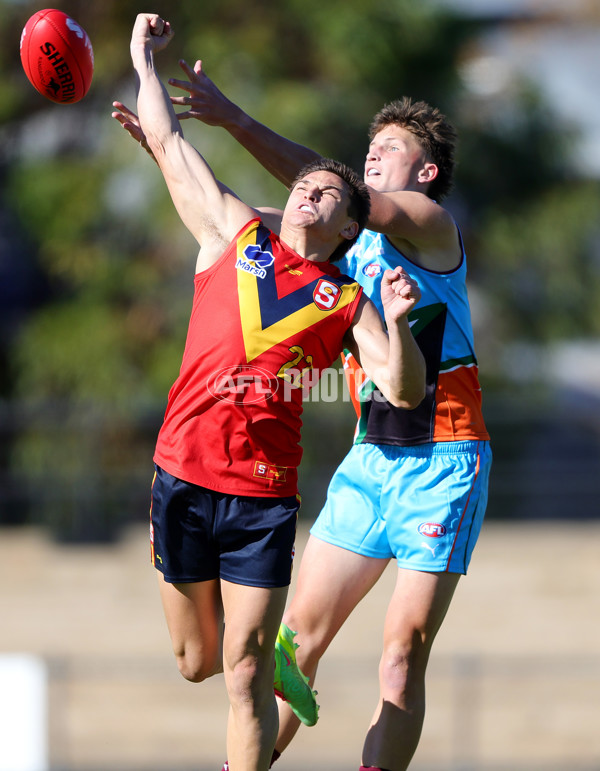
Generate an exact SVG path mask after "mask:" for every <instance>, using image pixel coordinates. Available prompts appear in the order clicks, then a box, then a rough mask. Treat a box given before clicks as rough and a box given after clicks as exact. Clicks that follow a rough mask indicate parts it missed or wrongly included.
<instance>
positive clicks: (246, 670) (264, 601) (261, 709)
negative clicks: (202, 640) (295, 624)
mask: <svg viewBox="0 0 600 771" xmlns="http://www.w3.org/2000/svg"><path fill="white" fill-rule="evenodd" d="M287 591H288V589H287V587H283V588H279V589H261V588H256V587H251V586H242V585H240V584H233V583H229V582H227V581H223V582H222V583H221V592H222V596H223V606H224V609H225V636H224V641H223V667H224V673H225V684H226V686H227V692H228V695H229V703H230V709H229V720H228V724H227V758H228V761H229V768H230V769H231V771H267V769H268V768H269V764H270V762H271V756H272V753H273V748H274V746H275V739H276V737H277V726H278V715H277V705H276V703H275V694H274V693H273V673H274V668H275V659H274V646H275V638H276V637H277V631H278V629H279V623H280V621H281V616H282V613H283V609H284V607H285V601H286V598H287Z"/></svg>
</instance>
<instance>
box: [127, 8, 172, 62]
mask: <svg viewBox="0 0 600 771" xmlns="http://www.w3.org/2000/svg"><path fill="white" fill-rule="evenodd" d="M172 37H173V30H172V28H171V25H170V23H169V22H168V21H165V20H164V19H163V18H161V17H160V16H159V15H158V14H157V13H139V14H138V15H137V17H136V20H135V24H134V25H133V32H132V33H131V48H137V47H143V48H144V49H148V50H150V51H154V52H155V53H156V52H158V51H162V49H163V48H166V47H167V46H168V45H169V42H170V41H171V38H172Z"/></svg>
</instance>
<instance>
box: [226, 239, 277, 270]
mask: <svg viewBox="0 0 600 771" xmlns="http://www.w3.org/2000/svg"><path fill="white" fill-rule="evenodd" d="M274 261H275V258H274V257H273V255H272V254H271V253H270V252H263V251H262V249H261V248H260V246H257V245H256V244H248V246H246V248H245V249H244V252H243V254H242V255H241V256H240V257H238V258H237V262H236V263H235V267H236V268H237V269H238V270H244V271H246V273H250V274H251V275H252V276H256V278H265V276H266V275H267V270H266V269H267V268H270V267H271V265H272V264H273V263H274Z"/></svg>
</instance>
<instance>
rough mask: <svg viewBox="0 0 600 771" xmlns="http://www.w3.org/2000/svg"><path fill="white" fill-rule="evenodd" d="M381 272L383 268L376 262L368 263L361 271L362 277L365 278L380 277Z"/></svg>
mask: <svg viewBox="0 0 600 771" xmlns="http://www.w3.org/2000/svg"><path fill="white" fill-rule="evenodd" d="M382 272H383V268H382V267H381V265H380V264H379V263H378V262H370V263H369V264H368V265H365V267H364V268H363V269H362V274H363V276H367V278H376V277H377V276H379V275H381V273H382Z"/></svg>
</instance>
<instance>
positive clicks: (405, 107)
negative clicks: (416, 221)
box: [369, 96, 457, 201]
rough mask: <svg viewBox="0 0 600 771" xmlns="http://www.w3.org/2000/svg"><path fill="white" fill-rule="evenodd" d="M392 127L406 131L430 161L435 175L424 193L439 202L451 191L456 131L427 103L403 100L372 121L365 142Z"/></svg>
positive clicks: (384, 110)
mask: <svg viewBox="0 0 600 771" xmlns="http://www.w3.org/2000/svg"><path fill="white" fill-rule="evenodd" d="M389 125H395V126H400V127H401V128H404V129H406V130H407V131H410V133H411V134H412V135H413V136H414V137H415V138H416V139H417V141H418V142H419V144H420V145H421V147H422V148H423V150H425V152H426V153H427V156H428V157H429V159H430V161H431V162H432V163H435V165H436V166H437V167H438V175H437V177H436V178H435V179H434V180H433V182H431V184H430V185H429V188H428V189H427V195H428V196H429V198H433V199H435V200H436V201H441V200H442V199H443V198H445V197H446V196H447V195H448V193H449V192H450V190H452V185H453V179H452V176H453V174H454V165H455V159H454V151H455V149H456V139H457V137H456V131H455V129H454V127H453V126H452V125H451V124H450V123H449V121H448V119H447V118H446V116H445V115H442V113H441V112H440V111H439V110H438V109H437V107H432V106H431V105H430V104H427V102H413V101H412V99H411V98H410V97H408V96H403V97H402V98H401V99H397V100H396V101H395V102H390V103H389V104H386V105H385V106H384V107H383V108H382V109H381V110H380V111H379V112H378V113H377V115H376V116H375V117H374V118H373V121H372V123H371V126H370V128H369V139H373V137H374V136H375V135H376V134H378V133H379V132H380V131H381V130H382V129H384V128H385V127H386V126H389Z"/></svg>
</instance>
